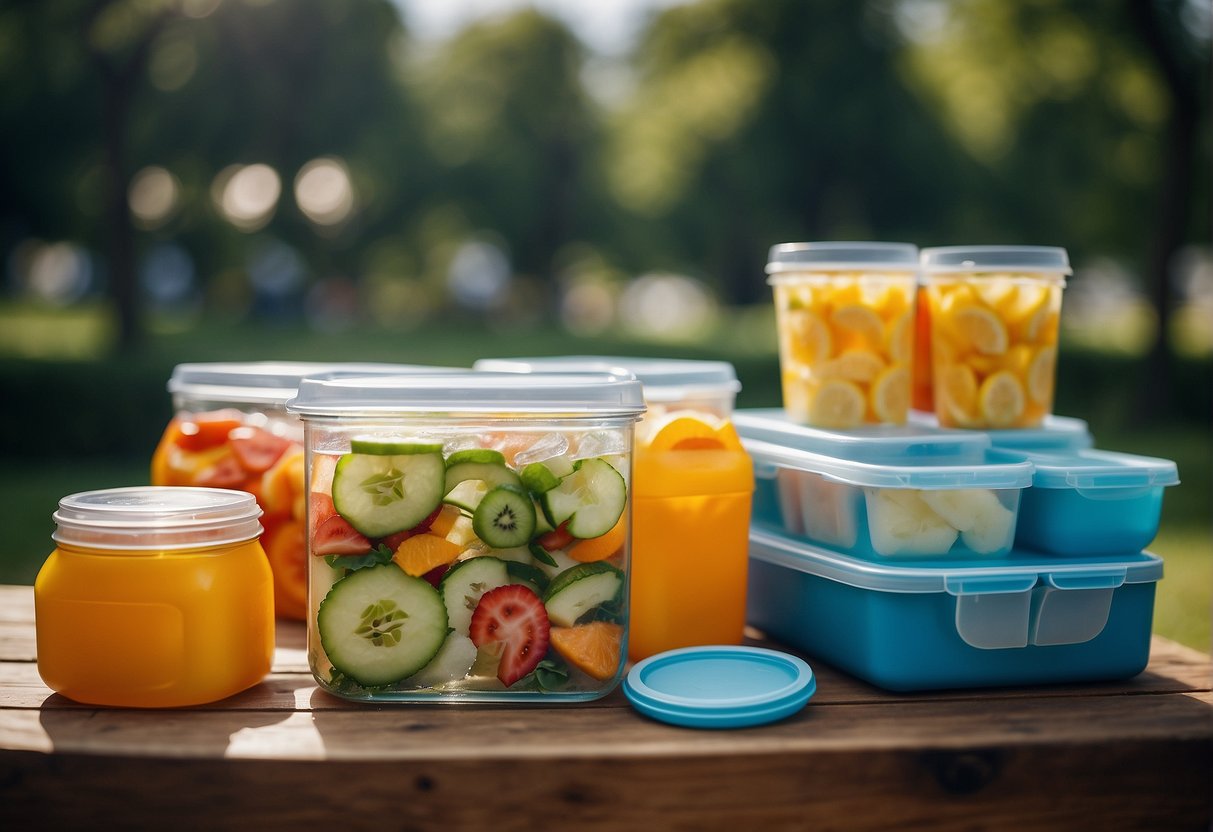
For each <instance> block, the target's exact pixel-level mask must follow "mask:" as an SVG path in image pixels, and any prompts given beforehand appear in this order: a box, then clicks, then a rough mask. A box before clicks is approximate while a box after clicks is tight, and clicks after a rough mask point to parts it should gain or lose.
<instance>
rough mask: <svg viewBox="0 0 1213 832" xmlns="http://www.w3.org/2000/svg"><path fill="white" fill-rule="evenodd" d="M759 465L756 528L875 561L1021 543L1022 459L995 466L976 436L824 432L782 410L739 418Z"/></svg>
mask: <svg viewBox="0 0 1213 832" xmlns="http://www.w3.org/2000/svg"><path fill="white" fill-rule="evenodd" d="M734 424H735V425H736V426H737V431H738V433H739V434H740V435H741V437H742V444H743V446H744V447H745V449H746V451H748V452H749V454H750V456H751V457H752V458H753V460H754V479H755V491H754V509H753V522H754V524H755V525H757V526H759V527H764V528H766V529H768V530H773V531H777V532H780V533H783V534H787V535H791V536H793V537H800V538H803V539H805V540H806V541H808V542H811V543H813V544H816V545H820V546H825V547H828V548H830V549H833V550H835V551H840V552H845V553H847V554H852V555H856V556H858V557H864V558H869V559H875V560H883V559H886V558H897V559H903V558H949V559H955V558H967V557H987V558H988V557H998V556H1000V555H1004V554H1006V553H1007V552H1008V551H1010V549H1011V546H1012V543H1013V541H1014V533H1015V525H1016V517H1017V514H1018V511H1019V495H1020V492H1021V491H1022V490H1023V489H1024V488H1026V487H1027V486H1028V485H1029V483H1031V480H1032V466H1031V464H1030V463H1028V462H1025V461H1023V460H1004V459H1001V458H1000V459H992V458H991V453H992V451H991V449H990V447H989V439H988V438H987V437H986V436H985V435H984V434H981V433H975V432H972V431H953V430H940V429H930V428H921V427H917V428H916V427H906V426H902V427H874V428H866V429H862V430H854V431H825V430H819V429H814V428H805V427H802V426H799V425H795V424H793V423H791V422H788V421H787V420H786V419H785V418H783V417H782V414H781V411H777V410H768V411H738V413H737V414H736V415H735V417H734Z"/></svg>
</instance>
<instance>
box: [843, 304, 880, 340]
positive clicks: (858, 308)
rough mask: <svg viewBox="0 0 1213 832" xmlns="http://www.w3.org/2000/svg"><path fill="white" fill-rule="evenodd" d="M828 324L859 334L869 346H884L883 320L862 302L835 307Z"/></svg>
mask: <svg viewBox="0 0 1213 832" xmlns="http://www.w3.org/2000/svg"><path fill="white" fill-rule="evenodd" d="M830 324H831V325H832V326H833V327H835V328H836V329H840V330H843V331H844V332H847V333H852V334H854V335H857V336H859V337H860V338H862V339H863V340H864V342H865V343H867V344H868V345H869V346H871V347H874V348H876V349H881V348H883V347H884V321H882V320H881V319H880V316H879V315H877V314H876V313H875V312H873V311H872V310H871V309H869V308H868V307H866V306H863V305H862V304H858V303H848V304H845V305H843V306H839V307H837V308H836V309H835V310H834V311H833V313H831V315H830Z"/></svg>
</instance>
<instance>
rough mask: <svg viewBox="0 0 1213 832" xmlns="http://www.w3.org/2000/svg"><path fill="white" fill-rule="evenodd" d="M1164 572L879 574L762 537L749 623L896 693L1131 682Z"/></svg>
mask: <svg viewBox="0 0 1213 832" xmlns="http://www.w3.org/2000/svg"><path fill="white" fill-rule="evenodd" d="M1162 573H1163V569H1162V560H1161V559H1160V558H1158V557H1156V556H1154V555H1152V554H1149V553H1145V552H1140V553H1136V554H1129V555H1118V556H1111V557H1102V558H1100V557H1094V558H1092V557H1087V558H1053V557H1041V556H1040V555H1039V554H1036V553H1031V552H1020V551H1014V552H1012V553H1010V554H1008V555H1006V556H1004V557H1000V558H997V559H994V560H989V559H971V560H966V561H958V562H956V563H947V564H938V563H937V564H915V565H905V564H900V565H894V564H876V563H872V562H870V561H868V560H863V559H859V558H854V557H848V556H846V555H842V554H838V553H836V552H830V551H827V550H824V549H821V548H816V547H813V546H809V545H807V544H805V543H802V542H799V541H794V540H790V539H788V538H786V537H782V536H779V535H775V534H771V533H769V532H766V531H763V530H757V529H756V530H755V531H754V532H753V534H752V535H751V539H750V600H749V621H750V623H751V624H753V625H754V626H755V627H757V628H759V629H760V630H762V631H763V632H765V633H766V634H767V635H768V636H770V637H772V638H775V639H777V640H779V641H781V642H784V643H786V644H789V645H791V646H794V647H797V648H799V649H801V650H803V651H804V652H805V653H807V654H809V656H810V657H815V658H819V659H822V660H824V661H826V662H829V663H830V664H832V665H834V666H836V667H838V668H840V669H842V670H844V671H847V672H849V673H852V674H854V675H855V676H858V677H859V678H861V679H864V680H866V681H868V682H870V683H872V684H874V685H878V686H880V687H882V688H887V689H889V690H895V691H912V690H939V689H947V688H971V687H992V686H1000V685H1028V684H1046V683H1063V682H1085V681H1096V680H1111V679H1123V678H1128V677H1130V676H1134V675H1136V674H1137V673H1139V672H1141V671H1142V670H1143V669H1144V668H1145V666H1146V663H1147V661H1148V659H1149V651H1150V631H1151V623H1152V618H1153V610H1154V591H1155V585H1156V584H1157V582H1158V581H1159V580H1160V579H1161V578H1162Z"/></svg>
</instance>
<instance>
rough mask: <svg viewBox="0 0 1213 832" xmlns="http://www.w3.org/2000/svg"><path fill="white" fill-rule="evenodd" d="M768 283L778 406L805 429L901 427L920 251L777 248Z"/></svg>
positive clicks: (849, 245) (855, 246)
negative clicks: (776, 359)
mask: <svg viewBox="0 0 1213 832" xmlns="http://www.w3.org/2000/svg"><path fill="white" fill-rule="evenodd" d="M766 271H767V274H768V275H770V277H769V278H768V279H767V282H768V283H770V284H771V287H772V289H773V290H774V293H775V323H776V327H777V330H778V337H779V365H780V377H781V381H782V388H783V405H784V408H785V409H786V410H787V411H788V415H789V416H790V417H791V418H792V419H794V420H795V421H797V422H799V423H800V424H803V425H809V426H813V427H822V428H842V429H847V428H854V427H859V426H860V425H865V424H891V425H900V424H903V423H904V422H905V421H906V415H907V412H908V411H909V408H910V397H911V374H912V372H913V360H914V329H915V302H916V293H917V273H918V249H917V248H916V247H915V246H913V245H911V244H908V243H869V242H813V243H781V244H779V245H776V246H773V247H772V248H771V252H770V256H769V258H768V262H767V267H766Z"/></svg>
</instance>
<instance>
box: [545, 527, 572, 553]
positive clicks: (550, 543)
mask: <svg viewBox="0 0 1213 832" xmlns="http://www.w3.org/2000/svg"><path fill="white" fill-rule="evenodd" d="M575 539H576V538H574V537H573V535H572V534H571V533H570V532H569V526H568V523H561V524H560V525H559V526H557V527H556V528H554V529H552V531H550V532H547V533H546V534H542V535H540V536H539V537H538V538H536V542H537V543H538V544H539V545H540V546H542V547H543V548H544V549H547V550H548V551H549V552H551V551H554V550H556V549H564V548H566V547H568V545H569V544H570V543H572V542H573V541H574V540H575Z"/></svg>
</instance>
